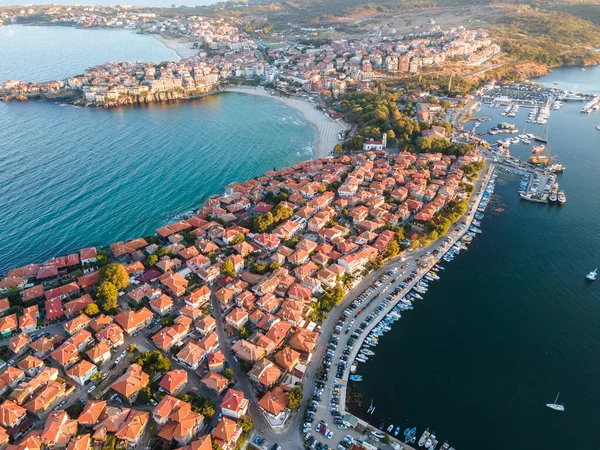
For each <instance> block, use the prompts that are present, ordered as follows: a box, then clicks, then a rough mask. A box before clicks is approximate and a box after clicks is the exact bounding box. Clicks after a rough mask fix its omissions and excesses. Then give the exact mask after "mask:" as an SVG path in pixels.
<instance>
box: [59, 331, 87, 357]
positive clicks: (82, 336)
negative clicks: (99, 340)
mask: <svg viewBox="0 0 600 450" xmlns="http://www.w3.org/2000/svg"><path fill="white" fill-rule="evenodd" d="M65 342H68V343H71V344H73V345H75V347H77V350H79V351H80V352H82V351H83V350H84V349H85V348H86V347H87V346H88V345H90V344H92V343H93V342H94V338H93V336H92V333H90V332H89V331H88V330H79V331H78V332H77V333H75V334H74V335H73V336H71V337H70V338H69V339H67V340H66V341H65Z"/></svg>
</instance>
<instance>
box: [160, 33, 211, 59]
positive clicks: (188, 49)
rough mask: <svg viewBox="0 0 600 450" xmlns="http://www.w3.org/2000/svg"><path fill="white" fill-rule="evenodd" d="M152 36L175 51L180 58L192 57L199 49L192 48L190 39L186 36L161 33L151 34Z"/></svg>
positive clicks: (196, 54)
mask: <svg viewBox="0 0 600 450" xmlns="http://www.w3.org/2000/svg"><path fill="white" fill-rule="evenodd" d="M152 37H153V38H154V39H156V40H157V41H159V42H160V43H161V44H162V45H164V46H165V47H167V48H168V49H170V50H173V51H174V52H175V53H177V56H179V58H181V59H186V58H193V57H194V56H198V53H199V52H200V49H198V48H192V41H191V40H190V39H189V38H187V37H170V36H164V35H162V34H153V35H152Z"/></svg>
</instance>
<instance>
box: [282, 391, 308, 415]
mask: <svg viewBox="0 0 600 450" xmlns="http://www.w3.org/2000/svg"><path fill="white" fill-rule="evenodd" d="M302 397H304V392H303V391H302V386H294V387H293V388H292V390H291V391H290V393H289V394H288V396H287V399H286V401H285V405H286V406H287V407H288V408H289V409H291V410H292V411H295V410H296V409H298V407H299V406H300V402H301V401H302Z"/></svg>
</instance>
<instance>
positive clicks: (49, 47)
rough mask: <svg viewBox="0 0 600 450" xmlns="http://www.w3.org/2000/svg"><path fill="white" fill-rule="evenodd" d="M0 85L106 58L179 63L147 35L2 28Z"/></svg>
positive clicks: (66, 73)
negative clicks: (11, 80) (12, 80)
mask: <svg viewBox="0 0 600 450" xmlns="http://www.w3.org/2000/svg"><path fill="white" fill-rule="evenodd" d="M0 43H1V45H0V61H2V63H1V64H0V83H2V82H4V81H6V80H10V79H18V80H22V81H53V80H61V79H64V78H67V77H70V76H73V75H79V74H82V73H83V72H84V70H85V69H86V68H88V67H91V66H94V65H96V64H102V63H105V62H107V61H138V60H141V61H151V62H162V61H179V59H180V58H179V56H178V55H177V53H175V52H174V51H173V50H171V49H169V48H167V47H165V46H164V45H163V44H162V43H161V42H160V41H158V40H157V39H154V38H153V37H152V36H150V35H142V34H136V33H134V32H133V31H129V30H118V29H94V28H92V29H81V28H73V27H55V26H52V27H43V26H24V25H6V26H0Z"/></svg>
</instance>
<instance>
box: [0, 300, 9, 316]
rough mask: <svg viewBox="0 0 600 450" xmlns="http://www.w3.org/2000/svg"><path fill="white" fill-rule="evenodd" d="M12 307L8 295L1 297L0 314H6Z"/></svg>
mask: <svg viewBox="0 0 600 450" xmlns="http://www.w3.org/2000/svg"><path fill="white" fill-rule="evenodd" d="M9 309H10V302H9V301H8V297H4V298H0V315H2V314H6V313H7V312H8V310H9Z"/></svg>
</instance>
